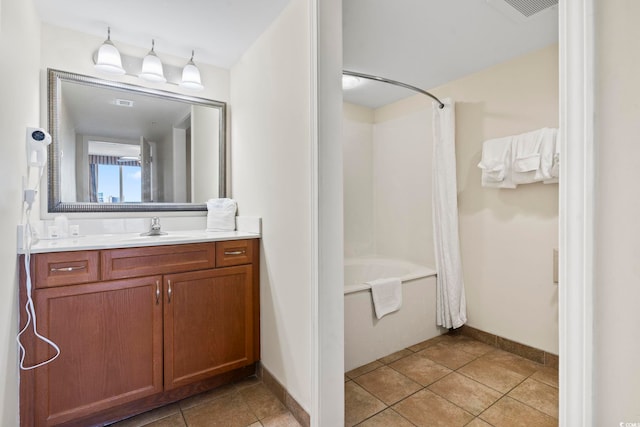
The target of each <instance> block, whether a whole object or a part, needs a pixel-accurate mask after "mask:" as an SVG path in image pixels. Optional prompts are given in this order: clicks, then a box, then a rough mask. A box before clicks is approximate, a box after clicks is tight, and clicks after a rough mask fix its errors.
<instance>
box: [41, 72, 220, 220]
mask: <svg viewBox="0 0 640 427" xmlns="http://www.w3.org/2000/svg"><path fill="white" fill-rule="evenodd" d="M49 84H50V92H49V95H50V102H49V105H50V108H51V110H50V112H49V116H50V123H51V124H52V126H51V128H52V129H51V130H52V132H51V133H52V136H53V144H52V147H51V149H50V150H51V151H52V156H50V159H51V163H52V165H51V166H52V169H51V170H50V173H49V176H50V192H49V196H50V200H49V210H50V211H53V212H74V211H118V210H206V205H204V203H205V202H206V201H207V200H208V199H210V198H215V197H224V175H225V171H224V143H222V144H221V143H220V142H221V141H224V130H225V129H224V124H225V123H224V122H225V108H226V106H225V104H224V103H220V102H217V101H210V100H205V99H201V98H193V97H187V96H182V95H177V94H172V93H168V92H162V91H157V90H152V89H147V88H142V87H137V86H133V85H125V84H122V83H115V82H109V81H105V80H100V79H96V78H93V77H87V76H79V75H75V74H71V73H64V72H59V71H55V70H49ZM196 204H197V205H198V206H195V205H196Z"/></svg>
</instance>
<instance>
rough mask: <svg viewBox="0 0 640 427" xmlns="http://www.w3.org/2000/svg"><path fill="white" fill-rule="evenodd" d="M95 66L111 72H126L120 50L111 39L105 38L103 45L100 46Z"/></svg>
mask: <svg viewBox="0 0 640 427" xmlns="http://www.w3.org/2000/svg"><path fill="white" fill-rule="evenodd" d="M95 68H96V70H100V71H103V72H105V73H109V74H118V75H122V74H124V73H125V71H124V68H122V59H120V52H118V49H117V48H116V47H115V46H114V45H113V43H111V40H109V39H107V40H105V42H104V43H102V46H100V49H98V57H97V59H96V64H95Z"/></svg>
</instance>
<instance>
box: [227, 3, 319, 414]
mask: <svg viewBox="0 0 640 427" xmlns="http://www.w3.org/2000/svg"><path fill="white" fill-rule="evenodd" d="M309 13H310V11H309V4H308V2H307V1H306V0H292V1H291V2H290V4H289V5H288V6H287V7H286V8H285V10H284V11H283V12H282V14H281V15H280V16H279V17H278V18H277V19H276V20H275V21H274V23H273V24H272V25H271V26H270V27H269V29H268V30H267V31H265V32H264V33H263V34H262V35H261V36H260V38H259V39H258V40H257V41H256V42H255V43H254V44H253V45H252V47H250V48H249V50H248V51H247V52H246V53H245V54H244V55H243V56H242V58H241V59H240V61H238V63H237V64H236V65H235V66H234V67H233V68H232V69H231V106H232V108H231V117H232V120H231V122H232V127H231V141H232V143H231V150H232V153H231V159H232V169H231V180H232V189H231V196H232V197H233V198H234V199H236V200H237V202H238V206H239V213H240V214H241V215H257V216H261V217H262V247H261V259H260V269H261V271H260V281H261V282H260V288H261V289H260V304H261V307H260V310H261V319H260V321H261V352H262V354H261V359H262V363H263V364H264V366H265V367H266V368H267V369H268V370H269V371H270V372H271V373H272V374H274V376H275V377H276V378H277V379H278V381H280V383H281V384H282V385H283V386H284V387H285V388H286V389H287V390H288V391H289V393H290V394H291V395H292V396H293V398H294V399H296V400H297V401H298V403H300V404H301V405H302V406H303V407H304V408H305V409H306V410H307V412H311V403H312V402H311V383H312V354H311V346H312V336H313V335H312V313H313V310H312V305H311V304H312V294H311V290H312V289H311V288H312V287H311V280H312V271H311V256H312V248H311V230H312V224H311V217H312V216H311V215H312V214H311V210H310V208H311V206H310V203H309V200H311V179H310V177H311V176H312V169H311V127H310V121H309V120H310V112H311V108H312V106H311V102H312V100H311V82H310V78H311V63H310V57H311V55H310V52H309V47H310V31H311V29H310V20H309Z"/></svg>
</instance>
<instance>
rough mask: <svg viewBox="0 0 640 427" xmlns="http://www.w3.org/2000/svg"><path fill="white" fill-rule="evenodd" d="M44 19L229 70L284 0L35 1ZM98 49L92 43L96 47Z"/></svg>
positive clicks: (61, 25) (281, 6) (58, 24)
mask: <svg viewBox="0 0 640 427" xmlns="http://www.w3.org/2000/svg"><path fill="white" fill-rule="evenodd" d="M34 2H35V5H36V9H37V11H38V15H39V16H40V19H41V20H42V21H43V22H47V23H50V24H53V25H56V26H59V27H63V28H69V29H72V30H76V31H80V32H82V33H87V34H92V35H96V36H102V37H104V38H106V37H107V26H110V27H111V40H113V41H114V42H115V43H116V45H117V43H118V42H121V43H126V44H130V45H133V46H139V47H148V48H151V39H154V40H155V51H156V52H158V53H165V54H171V55H175V56H178V57H180V56H182V57H185V58H186V59H188V58H189V56H190V54H191V50H192V49H195V52H196V55H195V61H196V62H205V63H208V64H212V65H216V66H219V67H222V68H227V69H228V68H231V66H232V65H234V64H235V63H236V61H237V60H238V59H239V58H240V56H241V55H242V54H243V53H244V52H245V51H246V50H247V48H249V46H251V44H252V43H253V42H254V41H255V40H256V39H257V38H258V36H259V35H260V34H262V33H263V32H264V30H266V29H267V27H268V26H269V24H270V23H271V22H273V20H274V19H275V18H276V17H277V16H278V15H279V14H280V12H281V11H282V10H283V9H284V7H285V6H286V5H287V3H289V0H133V1H132V0H108V1H105V0H82V1H78V0H34ZM96 48H97V46H96Z"/></svg>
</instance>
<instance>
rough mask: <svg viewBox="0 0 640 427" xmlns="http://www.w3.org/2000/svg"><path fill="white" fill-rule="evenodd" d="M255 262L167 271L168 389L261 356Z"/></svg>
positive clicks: (247, 363) (165, 298)
mask: <svg viewBox="0 0 640 427" xmlns="http://www.w3.org/2000/svg"><path fill="white" fill-rule="evenodd" d="M254 293H255V291H254V288H253V280H252V267H251V265H243V266H237V267H228V268H219V269H215V270H204V271H197V272H190V273H182V274H173V275H168V276H164V322H165V323H164V366H165V371H164V373H165V377H164V385H165V389H166V390H169V389H173V388H176V387H180V386H183V385H185V384H189V383H192V382H195V381H199V380H202V379H205V378H209V377H212V376H214V375H217V374H221V373H223V372H227V371H230V370H232V369H235V368H239V367H242V366H246V365H249V364H251V363H253V362H255V360H256V358H255V355H254V350H255V349H254V347H255V344H254V321H257V319H256V320H254V315H255V313H256V311H255V310H254V304H255V300H254V296H255V295H254Z"/></svg>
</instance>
